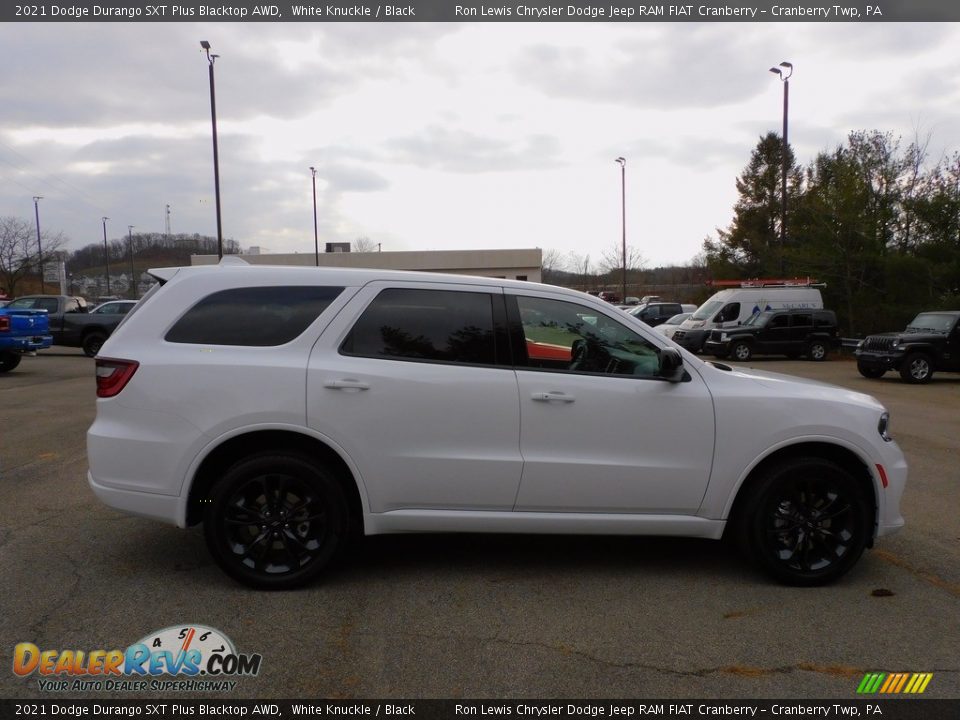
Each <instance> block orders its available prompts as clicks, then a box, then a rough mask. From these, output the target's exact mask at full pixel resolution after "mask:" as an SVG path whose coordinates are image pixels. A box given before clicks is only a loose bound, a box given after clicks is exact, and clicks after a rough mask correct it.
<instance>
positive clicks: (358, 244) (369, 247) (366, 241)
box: [352, 235, 380, 253]
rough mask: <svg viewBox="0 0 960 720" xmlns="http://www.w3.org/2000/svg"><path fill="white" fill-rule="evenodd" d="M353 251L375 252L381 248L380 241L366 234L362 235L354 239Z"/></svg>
mask: <svg viewBox="0 0 960 720" xmlns="http://www.w3.org/2000/svg"><path fill="white" fill-rule="evenodd" d="M352 249H353V252H363V253H365V252H374V251H375V250H379V249H380V243H375V242H374V241H373V240H371V239H370V238H368V237H367V236H366V235H361V236H360V237H358V238H357V239H356V240H354V241H353V248H352Z"/></svg>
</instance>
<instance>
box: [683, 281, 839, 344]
mask: <svg viewBox="0 0 960 720" xmlns="http://www.w3.org/2000/svg"><path fill="white" fill-rule="evenodd" d="M787 308H810V309H813V310H822V309H823V298H822V297H821V296H820V290H818V289H817V288H815V287H783V286H776V287H752V288H730V289H729V290H721V291H720V292H718V293H715V294H714V295H712V296H711V297H710V299H709V300H707V301H706V302H705V303H704V304H703V305H701V306H700V307H699V308H697V311H696V312H695V313H694V314H693V315H691V316H690V317H689V318H687V319H686V320H684V321H683V323H682V324H681V325H680V327H679V328H677V331H676V332H675V333H674V334H673V341H674V342H675V343H678V344H679V345H681V346H683V347H685V348H686V349H687V350H689V351H691V352H700V351H701V350H702V349H703V343H704V342H705V341H706V339H707V337H708V336H709V335H710V331H711V330H714V329H717V328H729V327H736V326H737V325H740V324H741V323H743V322H745V321H746V320H748V319H750V318H751V317H752V316H753V315H755V314H757V313H758V312H763V311H764V310H782V309H787Z"/></svg>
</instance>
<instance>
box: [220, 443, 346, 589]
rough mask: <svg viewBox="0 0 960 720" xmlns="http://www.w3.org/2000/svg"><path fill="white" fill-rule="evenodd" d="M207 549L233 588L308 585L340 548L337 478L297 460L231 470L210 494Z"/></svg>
mask: <svg viewBox="0 0 960 720" xmlns="http://www.w3.org/2000/svg"><path fill="white" fill-rule="evenodd" d="M206 507H207V510H206V514H205V517H204V534H205V536H206V540H207V548H208V549H209V551H210V554H211V555H212V556H213V559H214V560H215V561H216V563H217V564H218V565H219V566H220V568H221V569H222V570H223V571H224V572H226V573H227V574H228V575H229V576H230V577H232V578H233V579H234V580H237V581H239V582H241V583H243V584H245V585H249V586H250V587H254V588H259V589H264V590H287V589H291V588H295V587H299V586H301V585H305V584H306V583H308V582H310V581H312V580H314V579H315V578H316V577H317V576H318V575H320V573H321V572H322V571H323V570H324V568H325V567H326V566H327V565H328V563H329V562H330V560H331V559H332V558H333V556H334V554H335V553H336V551H337V550H338V549H339V548H340V547H341V545H342V544H343V543H344V541H345V539H346V535H347V531H348V525H349V522H348V515H347V503H346V500H345V499H344V494H343V490H342V487H341V485H340V483H339V481H338V479H337V477H336V476H335V475H334V474H332V473H331V472H330V471H328V470H327V469H325V468H324V467H322V466H320V465H318V464H316V463H314V462H313V461H312V460H310V459H308V458H306V457H304V456H301V455H297V454H292V453H291V454H285V453H274V452H265V453H260V454H257V455H253V456H251V457H249V458H245V459H243V460H241V461H239V462H238V463H236V464H235V465H234V466H233V467H231V468H230V469H229V470H228V471H227V472H226V473H225V474H224V476H223V478H222V479H221V480H220V482H219V483H217V484H216V485H215V486H214V488H213V490H212V493H211V497H210V502H209V504H207V506H206Z"/></svg>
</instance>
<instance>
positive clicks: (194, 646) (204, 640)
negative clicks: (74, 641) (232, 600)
mask: <svg viewBox="0 0 960 720" xmlns="http://www.w3.org/2000/svg"><path fill="white" fill-rule="evenodd" d="M262 660H263V656H261V655H259V654H252V655H251V654H241V653H238V652H237V650H236V648H235V647H234V645H233V642H232V641H231V640H230V638H228V637H227V636H226V635H224V634H223V633H222V632H220V631H219V630H216V629H215V628H211V627H206V626H204V625H174V626H171V627H168V628H164V629H163V630H159V631H157V632H153V633H150V634H149V635H147V636H146V637H144V638H142V639H141V640H140V641H139V642H136V643H134V644H133V645H130V646H129V647H127V648H126V649H125V650H119V649H118V650H89V651H87V650H73V649H71V650H55V649H53V650H41V649H40V648H39V647H38V646H37V645H35V644H33V643H29V642H23V643H19V644H18V645H17V646H16V647H15V648H14V650H13V672H14V674H15V675H17V676H19V677H23V678H26V677H30V676H31V675H34V674H36V675H37V676H38V678H37V683H38V687H39V689H40V690H43V691H49V692H67V691H69V692H75V691H81V692H83V691H91V690H93V691H112V692H117V691H121V692H129V691H143V690H149V691H158V690H159V691H203V692H210V691H214V692H216V691H228V690H233V689H234V687H236V685H237V680H235V679H234V678H237V677H244V676H247V677H250V676H255V675H257V674H258V673H259V672H260V664H261V662H262ZM170 678H175V679H170Z"/></svg>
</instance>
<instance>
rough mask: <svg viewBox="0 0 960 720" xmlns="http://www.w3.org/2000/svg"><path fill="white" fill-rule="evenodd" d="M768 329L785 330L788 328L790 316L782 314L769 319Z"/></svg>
mask: <svg viewBox="0 0 960 720" xmlns="http://www.w3.org/2000/svg"><path fill="white" fill-rule="evenodd" d="M767 327H769V328H785V327H790V316H789V315H787V314H786V313H784V314H783V315H774V316H773V317H772V318H770V324H769V325H768V326H767Z"/></svg>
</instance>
